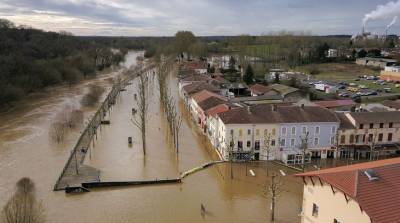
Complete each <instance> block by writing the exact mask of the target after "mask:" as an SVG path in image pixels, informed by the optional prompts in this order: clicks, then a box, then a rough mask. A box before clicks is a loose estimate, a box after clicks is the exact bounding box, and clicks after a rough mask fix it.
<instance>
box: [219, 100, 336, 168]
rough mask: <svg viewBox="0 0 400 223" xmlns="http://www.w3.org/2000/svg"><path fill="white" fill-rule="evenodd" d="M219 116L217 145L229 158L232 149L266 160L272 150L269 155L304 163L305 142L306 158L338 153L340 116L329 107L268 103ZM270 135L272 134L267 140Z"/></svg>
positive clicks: (237, 155)
mask: <svg viewBox="0 0 400 223" xmlns="http://www.w3.org/2000/svg"><path fill="white" fill-rule="evenodd" d="M217 117H218V119H217V121H218V124H217V126H218V132H219V133H218V134H217V137H218V141H219V143H218V145H219V148H217V149H218V151H219V152H220V153H221V155H222V157H224V159H229V153H230V152H231V153H232V154H233V155H234V158H235V159H245V158H249V159H250V158H253V159H255V160H258V159H262V160H265V159H266V157H267V152H268V153H269V154H268V157H269V159H278V160H282V161H283V162H285V163H287V164H295V163H301V162H302V160H303V155H302V150H301V147H302V146H304V145H305V144H307V146H306V147H307V149H306V157H305V161H306V162H308V161H310V156H313V157H315V158H334V157H335V149H334V143H335V140H334V139H335V136H336V132H337V129H338V127H339V119H338V118H337V117H336V115H335V114H334V113H333V112H331V111H329V110H328V109H325V108H322V107H315V106H314V107H310V106H287V105H265V104H264V105H254V106H246V107H241V108H237V109H231V110H229V111H226V112H222V113H219V114H218V115H217ZM266 137H269V139H268V140H267V141H266ZM232 142H233V143H232ZM266 143H269V144H268V145H270V146H271V148H269V149H268V147H266V146H265V145H267V144H266ZM231 145H233V149H232V147H231ZM231 150H233V151H231Z"/></svg>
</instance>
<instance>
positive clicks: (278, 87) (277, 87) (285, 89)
mask: <svg viewBox="0 0 400 223" xmlns="http://www.w3.org/2000/svg"><path fill="white" fill-rule="evenodd" d="M268 88H269V89H272V90H274V91H277V92H278V93H280V94H281V95H282V96H285V95H287V94H290V93H293V92H296V91H298V90H299V89H297V88H294V87H290V86H287V85H283V84H273V85H270V86H268Z"/></svg>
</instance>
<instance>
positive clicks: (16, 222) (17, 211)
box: [0, 178, 45, 223]
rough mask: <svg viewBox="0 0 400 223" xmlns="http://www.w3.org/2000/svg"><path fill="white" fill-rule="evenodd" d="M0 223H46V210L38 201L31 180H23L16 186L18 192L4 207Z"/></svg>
mask: <svg viewBox="0 0 400 223" xmlns="http://www.w3.org/2000/svg"><path fill="white" fill-rule="evenodd" d="M0 222H2V223H42V222H45V217H44V210H43V207H42V205H41V203H40V202H39V201H37V199H36V193H35V184H34V183H33V181H32V180H31V179H29V178H22V179H20V180H19V181H18V182H17V184H16V192H15V193H14V194H13V195H12V197H11V198H10V199H9V200H8V202H7V203H6V205H5V206H4V208H3V210H2V212H1V215H0Z"/></svg>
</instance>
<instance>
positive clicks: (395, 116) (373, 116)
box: [350, 111, 400, 123]
mask: <svg viewBox="0 0 400 223" xmlns="http://www.w3.org/2000/svg"><path fill="white" fill-rule="evenodd" d="M350 115H351V116H352V117H353V118H354V120H355V121H356V122H358V123H389V122H400V111H384V112H351V113H350Z"/></svg>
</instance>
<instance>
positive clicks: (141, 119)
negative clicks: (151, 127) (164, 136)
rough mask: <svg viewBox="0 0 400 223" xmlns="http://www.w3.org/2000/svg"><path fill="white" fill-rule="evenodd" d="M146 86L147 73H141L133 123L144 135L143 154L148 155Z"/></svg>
mask: <svg viewBox="0 0 400 223" xmlns="http://www.w3.org/2000/svg"><path fill="white" fill-rule="evenodd" d="M146 88H147V77H145V73H142V74H140V75H139V83H138V91H139V92H138V93H139V98H138V100H137V108H138V109H137V112H136V113H135V115H134V116H133V120H132V122H133V124H134V125H135V126H136V127H137V128H138V129H139V130H140V132H141V135H142V148H143V154H144V155H146V119H147V110H148V107H149V105H148V102H147V100H146Z"/></svg>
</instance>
